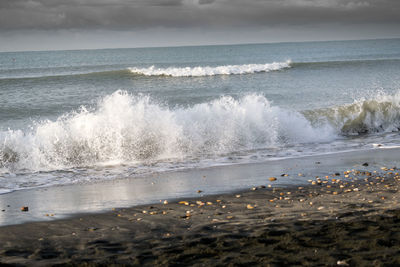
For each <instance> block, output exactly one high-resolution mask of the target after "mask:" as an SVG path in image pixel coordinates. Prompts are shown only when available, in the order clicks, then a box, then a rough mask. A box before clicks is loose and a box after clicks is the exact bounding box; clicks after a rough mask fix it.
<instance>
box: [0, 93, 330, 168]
mask: <svg viewBox="0 0 400 267" xmlns="http://www.w3.org/2000/svg"><path fill="white" fill-rule="evenodd" d="M334 138H335V136H334V135H333V134H332V130H331V129H330V128H329V127H328V126H326V125H325V126H324V127H314V126H312V125H311V123H310V122H309V121H308V120H307V119H306V118H305V117H304V116H303V115H302V114H301V113H298V112H295V111H287V110H282V109H281V108H279V107H274V106H271V105H270V103H269V101H268V100H267V99H266V98H265V97H264V96H261V95H256V94H251V95H246V96H243V97H242V98H239V99H234V98H233V97H231V96H222V97H220V98H218V99H215V100H213V101H210V102H207V103H201V104H196V105H194V106H189V107H175V108H168V107H167V106H165V105H162V104H160V103H157V102H155V101H154V100H152V99H151V98H150V97H149V96H146V95H130V94H128V93H127V92H125V91H117V92H115V93H113V94H111V95H108V96H106V97H104V98H103V99H101V100H100V101H99V102H98V104H97V106H96V107H94V108H86V107H82V108H81V109H80V110H78V111H75V112H71V113H68V114H65V115H63V116H61V117H59V118H58V119H57V120H55V121H43V122H39V123H37V124H36V125H35V126H33V127H32V129H31V130H30V131H26V132H23V131H21V130H15V131H11V130H10V131H6V132H2V133H1V146H0V161H1V164H2V166H3V168H4V167H5V168H7V169H8V171H10V170H14V171H15V170H20V169H29V170H33V171H42V170H58V169H63V168H68V167H78V166H91V165H95V164H100V163H104V162H114V163H116V164H122V163H137V162H151V161H160V160H161V161H162V160H168V159H171V158H174V159H178V160H184V159H185V158H187V157H196V158H207V157H209V156H212V157H215V156H218V155H221V154H224V153H231V152H237V151H244V150H252V149H264V148H274V147H280V146H284V145H286V144H293V143H294V144H296V143H304V142H318V141H328V140H332V139H334Z"/></svg>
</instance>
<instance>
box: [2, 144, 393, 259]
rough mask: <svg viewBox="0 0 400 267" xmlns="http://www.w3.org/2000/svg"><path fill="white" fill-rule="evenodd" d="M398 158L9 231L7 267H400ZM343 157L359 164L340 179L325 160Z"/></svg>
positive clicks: (318, 163) (4, 251)
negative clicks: (292, 181)
mask: <svg viewBox="0 0 400 267" xmlns="http://www.w3.org/2000/svg"><path fill="white" fill-rule="evenodd" d="M398 153H399V150H398V149H386V150H384V149H382V150H375V151H370V152H369V153H367V152H364V155H365V157H368V156H369V157H370V160H371V161H369V162H366V161H364V159H365V158H361V160H360V159H357V158H354V153H353V154H352V153H350V154H348V155H346V156H343V155H331V156H330V157H328V158H323V157H320V161H315V158H313V157H311V158H309V159H308V161H309V162H313V164H314V165H316V166H323V165H324V164H326V165H328V166H329V167H328V169H330V170H331V171H330V172H325V174H326V175H324V176H322V175H320V174H319V175H312V174H311V173H307V174H303V173H301V172H300V171H304V168H303V169H302V168H301V166H298V168H297V169H294V170H292V173H290V174H287V173H282V174H281V175H279V176H278V175H276V177H272V176H269V175H268V171H267V170H266V171H265V172H266V173H265V177H264V178H265V183H263V184H261V183H260V184H259V185H258V186H253V187H249V188H247V189H242V190H239V191H236V192H232V193H223V194H213V195H207V194H205V195H204V196H200V197H190V198H183V199H176V200H169V201H168V200H164V201H161V202H159V203H153V204H146V205H140V206H133V207H129V208H114V209H111V210H109V211H107V212H95V213H80V214H75V215H73V216H69V217H66V218H61V219H55V220H47V221H43V220H44V219H42V221H37V222H28V223H22V224H17V225H8V226H3V227H1V228H0V239H1V240H2V243H1V245H0V262H1V263H2V264H11V265H58V264H67V265H85V266H87V265H89V266H90V265H112V264H116V265H147V266H154V265H158V266H161V265H162V266H165V265H195V266H204V265H209V266H215V265H232V266H239V265H249V264H252V265H260V266H268V265H269V266H289V265H290V266H293V265H312V266H316V265H321V266H363V265H364V266H367V265H374V266H388V265H397V264H400V257H399V256H398V255H399V250H400V236H399V234H398V233H399V229H398V228H399V224H398V223H399V221H400V209H399V196H400V192H399V182H400V175H399V172H400V170H398V169H397V168H396V167H395V166H394V165H386V166H383V162H378V161H379V159H380V158H381V157H382V155H388V156H390V157H392V158H395V156H396V155H398ZM373 155H375V157H373ZM341 157H342V158H343V157H344V158H347V159H352V160H353V161H354V162H355V161H357V160H358V161H359V163H358V164H356V165H354V164H353V165H348V166H343V165H342V167H341V168H340V167H339V166H336V167H335V169H332V165H331V164H328V161H327V160H328V159H333V158H337V159H339V158H341ZM371 157H372V158H371ZM394 161H395V160H394ZM342 163H343V159H342V162H341V164H342ZM386 163H387V162H386ZM389 164H390V163H389ZM379 166H380V167H379ZM321 168H322V167H321ZM322 169H323V168H322ZM297 171H299V172H297ZM295 173H296V175H297V177H296V179H297V178H298V177H302V178H303V179H304V181H306V182H305V184H304V185H293V184H292V185H285V186H279V181H282V180H285V179H286V180H290V179H291V177H293V176H294V174H295ZM303 175H304V177H303ZM316 176H318V178H317V177H316ZM293 178H294V177H293ZM77 188H78V187H76V190H79V189H77ZM49 190H51V189H49ZM202 193H203V192H196V194H202ZM194 195H195V194H193V196H194ZM28 212H29V211H28ZM20 213H21V214H25V213H24V212H22V211H20ZM50 215H51V214H50ZM50 215H48V214H47V216H50ZM44 216H45V215H43V217H44Z"/></svg>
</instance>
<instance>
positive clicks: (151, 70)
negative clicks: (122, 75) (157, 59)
mask: <svg viewBox="0 0 400 267" xmlns="http://www.w3.org/2000/svg"><path fill="white" fill-rule="evenodd" d="M290 64H291V61H290V60H289V61H286V62H273V63H267V64H243V65H224V66H216V67H209V66H204V67H201V66H198V67H168V68H156V67H155V66H151V67H148V68H129V70H130V71H131V72H132V73H135V74H140V75H145V76H172V77H200V76H214V75H232V74H250V73H257V72H270V71H276V70H281V69H285V68H290Z"/></svg>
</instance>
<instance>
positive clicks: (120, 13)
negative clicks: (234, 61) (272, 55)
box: [0, 0, 400, 51]
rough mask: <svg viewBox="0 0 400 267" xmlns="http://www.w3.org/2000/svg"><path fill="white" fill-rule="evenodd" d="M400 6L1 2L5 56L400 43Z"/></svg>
mask: <svg viewBox="0 0 400 267" xmlns="http://www.w3.org/2000/svg"><path fill="white" fill-rule="evenodd" d="M399 14H400V1H399V0H0V51H21V50H59V49H97V48H121V47H149V46H181V45H204V44H236V43H265V42H292V41H314V40H349V39H378V38H399V37H400V15H399Z"/></svg>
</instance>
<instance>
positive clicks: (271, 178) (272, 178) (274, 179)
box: [268, 177, 276, 182]
mask: <svg viewBox="0 0 400 267" xmlns="http://www.w3.org/2000/svg"><path fill="white" fill-rule="evenodd" d="M268 180H270V181H271V182H273V181H276V178H275V177H269V179H268Z"/></svg>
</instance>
